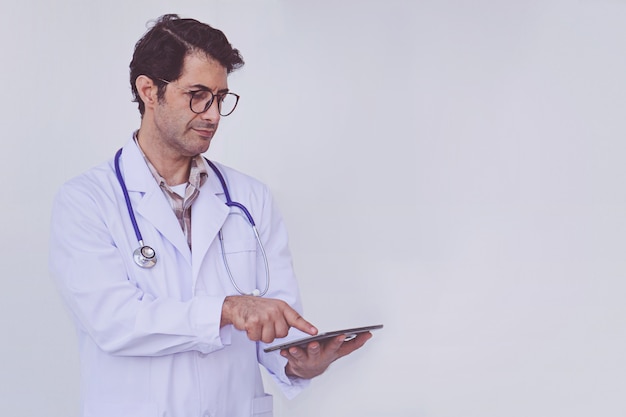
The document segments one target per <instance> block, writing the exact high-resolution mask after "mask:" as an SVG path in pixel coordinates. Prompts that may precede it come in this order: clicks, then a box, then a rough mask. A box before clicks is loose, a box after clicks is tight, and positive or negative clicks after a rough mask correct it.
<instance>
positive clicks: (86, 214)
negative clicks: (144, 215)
mask: <svg viewBox="0 0 626 417" xmlns="http://www.w3.org/2000/svg"><path fill="white" fill-rule="evenodd" d="M97 187H98V185H97V184H95V183H89V182H88V181H85V180H84V179H83V180H82V181H77V180H74V181H73V182H70V183H68V184H66V185H64V186H63V187H62V188H61V190H60V191H59V193H58V194H57V196H56V198H55V201H54V205H53V211H52V221H51V224H52V230H51V242H50V243H51V244H50V271H51V274H52V277H53V279H54V281H55V283H56V284H57V286H58V288H59V290H60V293H61V295H62V297H63V299H64V301H65V304H66V305H67V307H68V308H69V311H70V314H71V315H72V316H73V318H74V321H75V323H76V325H77V326H78V329H79V331H81V332H84V333H86V334H88V335H89V337H91V338H92V339H93V340H94V342H95V343H96V344H97V345H98V346H99V347H100V349H102V350H104V351H106V352H108V353H110V354H113V355H121V356H160V355H169V354H173V353H178V352H185V351H193V350H196V351H200V352H202V353H210V352H213V351H216V350H219V349H222V348H223V346H224V344H223V341H222V337H221V336H222V335H223V333H225V331H223V330H221V329H220V323H219V318H220V317H221V308H222V304H223V301H224V300H223V297H211V296H202V297H194V298H192V299H190V300H189V301H186V302H182V301H179V300H175V299H171V298H165V297H163V298H155V297H154V296H152V295H150V294H147V293H144V292H142V291H141V290H140V289H139V288H138V287H137V286H135V285H133V284H132V283H131V282H129V280H128V279H127V271H126V269H125V265H124V262H123V260H122V255H121V254H120V250H119V249H118V248H117V247H116V245H115V242H114V238H113V237H112V235H111V232H110V228H111V224H110V222H115V221H119V220H116V219H119V218H120V217H119V216H117V217H116V216H111V215H107V216H105V215H104V214H103V211H104V209H103V206H106V205H107V204H110V205H113V204H112V202H111V201H110V199H109V201H107V197H106V193H98V192H96V191H94V189H96V188H97ZM122 209H125V207H122ZM221 332H222V334H221Z"/></svg>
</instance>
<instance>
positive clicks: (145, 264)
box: [115, 149, 270, 297]
mask: <svg viewBox="0 0 626 417" xmlns="http://www.w3.org/2000/svg"><path fill="white" fill-rule="evenodd" d="M121 155H122V149H120V150H119V151H117V153H116V154H115V175H116V176H117V180H118V181H119V183H120V186H121V187H122V192H123V193H124V200H125V201H126V208H127V209H128V215H129V216H130V222H131V223H132V224H133V229H135V236H136V237H137V241H138V242H139V247H138V248H137V249H135V251H134V252H133V260H134V261H135V263H136V264H137V265H138V266H140V267H142V268H152V267H153V266H154V265H156V263H157V256H156V252H155V250H154V249H153V248H152V247H151V246H148V245H146V244H144V242H143V237H142V236H141V232H140V231H139V226H138V225H137V219H136V218H135V213H134V211H133V205H132V203H131V202H130V197H129V196H128V189H127V188H126V182H125V181H124V177H123V176H122V171H121V170H120V156H121ZM205 160H206V161H207V163H208V164H209V166H210V167H211V169H212V170H213V172H215V175H217V178H218V179H219V180H220V184H222V189H223V190H224V196H225V197H226V205H227V206H228V207H236V208H238V209H239V210H240V211H241V213H229V215H230V214H238V215H240V216H242V217H245V218H246V219H247V221H248V223H249V224H250V226H251V227H252V232H253V233H254V238H255V239H256V242H257V245H258V246H259V249H260V250H261V255H262V257H263V264H264V266H265V289H264V290H263V291H260V290H259V289H256V288H255V289H254V291H252V292H251V293H246V292H245V291H243V290H241V288H239V286H238V285H237V283H236V282H235V278H234V277H233V274H232V272H231V270H230V266H229V265H228V259H227V258H226V251H225V250H224V235H223V234H222V230H221V229H220V231H219V232H218V237H219V241H220V247H221V249H222V260H223V261H224V266H225V267H226V272H227V274H228V277H229V278H230V282H231V283H232V284H233V287H235V289H236V290H237V292H238V293H239V294H241V295H254V296H259V297H262V296H264V295H265V294H266V293H267V291H268V290H269V287H270V269H269V265H268V263H267V255H266V254H265V248H264V247H263V244H262V243H261V237H260V236H259V232H258V230H257V228H256V224H255V223H254V219H253V218H252V215H251V214H250V212H249V211H248V209H247V208H246V207H245V206H244V205H243V204H241V203H238V202H236V201H233V200H231V198H230V193H229V192H228V187H227V186H226V181H225V180H224V176H223V175H222V173H221V172H220V170H219V169H218V168H217V166H215V164H214V163H213V162H211V161H209V160H208V159H206V158H205Z"/></svg>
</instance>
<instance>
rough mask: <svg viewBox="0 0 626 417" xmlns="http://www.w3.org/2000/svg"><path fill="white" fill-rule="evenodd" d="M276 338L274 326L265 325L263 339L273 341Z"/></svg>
mask: <svg viewBox="0 0 626 417" xmlns="http://www.w3.org/2000/svg"><path fill="white" fill-rule="evenodd" d="M274 339H276V332H275V331H274V326H272V325H265V326H263V329H262V330H261V340H262V341H263V342H264V343H271V342H273V341H274Z"/></svg>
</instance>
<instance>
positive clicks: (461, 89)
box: [0, 0, 626, 417]
mask: <svg viewBox="0 0 626 417" xmlns="http://www.w3.org/2000/svg"><path fill="white" fill-rule="evenodd" d="M0 11H1V13H2V16H3V19H2V24H1V25H0V47H1V48H0V56H1V62H2V65H0V85H1V87H0V97H2V100H0V127H1V129H0V131H1V133H2V138H1V140H2V145H3V147H2V148H3V151H2V152H1V153H0V175H1V177H0V178H1V179H2V185H1V187H2V206H1V207H2V208H1V210H2V212H1V213H2V216H1V218H0V221H1V231H2V240H1V241H0V257H1V258H0V259H1V265H2V291H1V292H0V334H1V336H2V343H0V361H1V372H0V415H2V416H12V417H15V416H41V415H43V416H62V417H66V416H67V417H74V416H77V412H78V372H79V367H78V356H77V348H76V344H75V336H74V331H73V328H72V325H71V324H70V320H69V317H68V315H67V314H66V312H65V310H64V307H63V306H62V305H61V302H60V300H59V297H58V295H57V293H56V290H55V288H54V287H53V285H52V282H51V280H50V278H49V276H48V272H47V251H48V248H47V242H48V229H49V212H50V206H51V200H52V198H53V195H54V193H55V192H56V190H57V189H58V187H59V186H60V184H61V183H63V182H64V181H65V180H67V179H69V178H70V177H73V176H75V175H77V174H79V173H81V172H82V171H84V170H86V169H88V168H89V167H91V166H93V165H95V164H97V163H100V162H102V161H104V160H106V159H108V158H111V157H112V156H113V154H114V152H115V150H116V149H118V148H119V147H120V146H121V145H122V144H123V143H124V142H125V141H126V140H127V138H128V137H129V135H130V133H131V131H132V130H133V129H135V128H137V126H138V121H139V117H138V112H137V110H136V106H135V104H134V103H131V102H130V100H131V94H130V88H129V86H128V63H129V62H130V58H131V55H132V51H133V46H134V43H135V42H136V41H137V40H138V39H139V38H140V37H141V35H142V34H143V33H144V31H145V29H146V22H147V21H149V20H150V19H153V18H155V17H157V16H159V15H161V14H163V13H167V12H176V13H179V14H181V15H183V16H185V17H194V18H197V19H199V20H202V21H205V22H207V23H210V24H212V25H214V26H216V27H218V28H220V29H222V30H224V32H225V33H226V34H227V36H228V37H229V39H230V41H231V42H232V43H233V44H234V46H235V47H237V48H239V49H240V50H241V51H242V54H243V56H244V58H245V60H246V66H245V67H244V68H243V69H241V70H240V71H239V72H237V73H234V74H233V75H232V76H231V79H230V87H231V89H232V90H233V91H236V92H238V93H239V94H241V96H242V101H241V104H240V107H239V108H238V109H237V111H236V112H235V113H234V114H233V115H232V116H231V117H229V118H228V119H225V120H223V123H222V125H221V127H220V132H219V134H218V136H217V139H216V141H215V142H214V145H213V148H212V149H211V150H210V151H209V156H210V157H211V158H214V159H217V160H220V161H222V162H224V163H226V164H228V165H231V166H234V167H236V168H238V169H240V170H242V171H244V172H247V173H249V174H252V175H254V176H256V177H258V178H260V179H261V180H263V181H264V182H266V183H268V184H269V185H270V187H271V188H272V190H273V191H274V193H275V196H276V198H277V200H278V202H279V204H280V207H281V209H282V211H283V214H284V216H285V218H286V221H287V225H288V227H289V230H290V235H291V240H292V244H291V247H292V251H293V254H294V262H295V266H296V269H297V272H298V276H299V280H300V283H301V288H302V293H303V298H304V302H305V313H306V314H305V316H306V317H307V318H308V319H309V320H311V321H312V322H314V323H315V324H317V325H318V327H319V328H320V329H322V330H333V329H335V328H338V327H343V326H360V325H367V324H374V323H384V325H385V328H384V329H383V330H381V331H378V332H376V333H375V334H374V339H372V341H370V342H369V343H368V345H366V347H365V348H364V349H362V350H361V351H359V352H357V353H355V354H354V355H352V356H350V357H348V358H345V359H343V360H341V361H339V362H337V363H335V364H334V365H333V366H332V367H331V369H330V370H329V371H328V372H327V373H326V374H324V375H323V376H321V377H319V378H318V379H317V380H315V381H314V383H313V384H312V386H311V388H310V389H309V390H307V391H306V392H305V393H303V394H301V395H300V396H299V397H297V398H296V399H294V400H292V401H287V400H285V399H284V397H282V394H280V393H277V392H275V390H274V387H272V386H271V385H270V384H268V389H269V390H272V391H273V392H274V393H275V394H276V396H275V408H276V415H277V417H282V416H297V417H307V416H316V417H317V416H357V415H358V416H428V417H448V416H454V417H456V416H464V417H470V416H480V417H501V416H507V417H516V416H520V417H521V416H568V417H575V416H603V417H610V416H624V415H626V401H624V392H625V390H626V377H625V376H624V375H625V374H626V355H625V354H624V352H625V350H626V303H625V302H624V300H625V295H626V280H625V279H624V278H625V276H626V256H625V255H626V187H625V185H626V184H625V183H626V164H625V163H624V159H625V156H626V144H625V143H624V138H625V133H626V117H625V115H626V1H624V0H569V1H566V0H529V1H519V0H502V1H496V0H476V1H461V0H457V1H454V0H443V1H442V0H440V1H436V0H425V1H412V2H410V1H398V0H395V1H384V2H383V1H375V2H372V1H315V2H311V1H309V2H304V1H286V0H282V1H281V0H274V1H270V0H260V1H229V2H227V1H218V0H213V1H190V0H178V1H176V2H175V3H174V2H172V3H171V4H170V2H166V1H155V0H136V1H121V0H115V1H99V2H95V1H79V0H75V1H71V0H58V1H54V2H47V1H43V0H35V1H19V0H2V3H1V10H0ZM181 417H182V416H181Z"/></svg>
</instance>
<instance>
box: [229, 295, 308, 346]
mask: <svg viewBox="0 0 626 417" xmlns="http://www.w3.org/2000/svg"><path fill="white" fill-rule="evenodd" d="M220 324H221V326H222V327H223V326H225V325H227V324H232V325H233V326H235V328H236V329H238V330H244V331H245V332H246V333H247V334H248V338H249V339H250V340H253V341H255V342H257V341H259V340H261V341H263V342H265V343H271V342H272V341H274V339H276V338H280V337H285V336H287V333H288V332H289V328H290V327H295V328H296V329H298V330H301V331H303V332H305V333H307V334H310V335H311V336H314V335H316V334H317V329H316V328H315V326H313V325H312V324H311V323H309V322H308V321H306V320H305V319H304V318H302V316H300V314H299V313H298V312H297V311H296V310H294V309H293V308H291V307H290V306H289V304H287V303H286V302H284V301H282V300H277V299H273V298H261V297H254V296H250V295H236V296H229V297H226V299H225V300H224V304H223V305H222V320H221V323H220Z"/></svg>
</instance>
